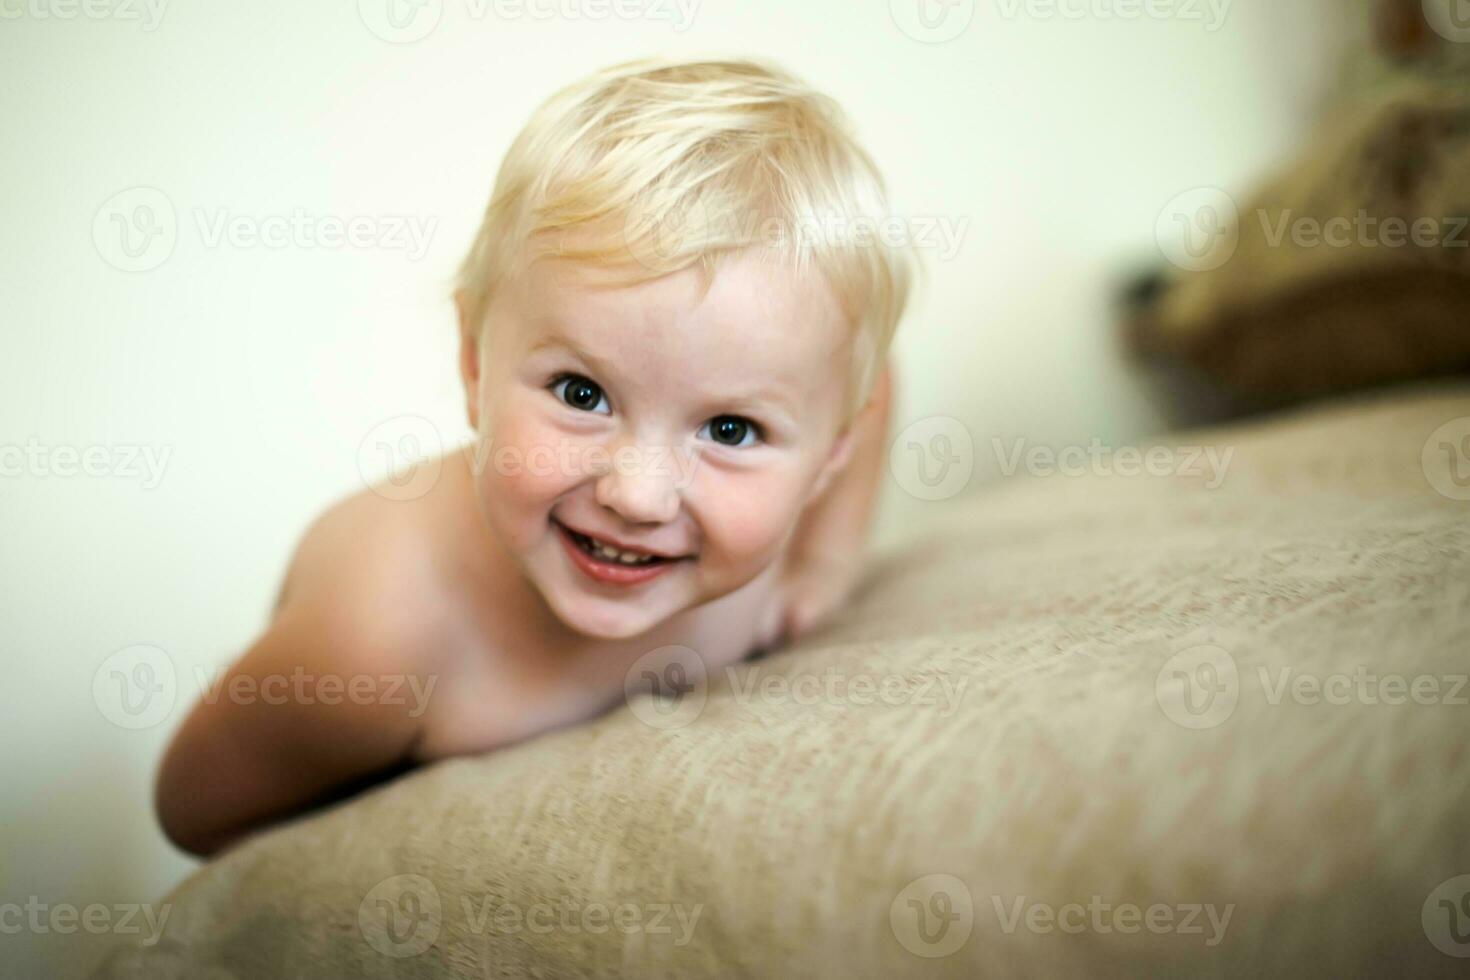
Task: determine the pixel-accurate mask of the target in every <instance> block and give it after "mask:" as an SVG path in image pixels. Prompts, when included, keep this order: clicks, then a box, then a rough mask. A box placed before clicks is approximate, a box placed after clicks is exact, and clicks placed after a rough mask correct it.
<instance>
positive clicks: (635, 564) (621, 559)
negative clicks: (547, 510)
mask: <svg viewBox="0 0 1470 980" xmlns="http://www.w3.org/2000/svg"><path fill="white" fill-rule="evenodd" d="M553 520H555V519H554V518H553ZM555 523H556V525H557V527H559V528H561V529H562V531H564V532H565V533H566V536H567V537H568V538H570V539H571V541H572V543H573V544H575V545H576V546H577V548H578V549H579V550H580V551H581V552H582V553H583V554H585V555H586V556H587V557H589V558H591V559H592V560H593V561H597V562H602V563H604V564H607V565H613V566H619V567H624V568H647V567H649V566H650V565H668V564H672V563H673V562H676V561H680V560H682V557H683V556H679V557H670V556H668V555H658V554H654V553H653V552H650V551H638V550H636V549H629V548H621V547H619V546H617V545H615V544H612V543H611V542H608V541H603V540H601V539H599V538H594V537H592V535H590V534H583V533H582V532H581V531H575V530H573V529H572V528H570V527H567V525H565V524H563V523H562V522H561V521H555Z"/></svg>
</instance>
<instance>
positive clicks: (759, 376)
mask: <svg viewBox="0 0 1470 980" xmlns="http://www.w3.org/2000/svg"><path fill="white" fill-rule="evenodd" d="M699 284H700V281H699V276H698V273H697V271H696V270H695V269H693V268H690V269H685V270H682V271H680V272H677V273H673V274H671V275H667V276H664V277H662V278H660V279H655V280H652V281H650V282H646V283H641V284H638V285H635V286H623V287H609V286H605V285H604V286H598V285H593V284H591V283H590V282H588V281H587V280H586V279H585V278H583V277H579V276H577V275H576V272H575V270H574V269H572V268H570V267H568V266H567V265H565V264H563V263H558V262H554V261H542V262H537V263H534V264H533V265H532V267H531V269H530V270H528V271H527V272H526V273H525V274H524V275H522V276H520V277H518V278H517V279H516V280H515V281H513V282H511V283H510V284H508V285H507V286H506V287H505V288H504V289H502V290H501V293H500V295H499V297H497V299H496V301H495V302H494V303H493V304H492V308H491V310H490V313H489V315H488V317H487V323H486V326H485V332H484V337H485V342H484V344H483V345H479V347H478V348H477V346H476V345H475V344H474V343H473V342H472V341H471V342H468V343H467V344H466V348H465V351H464V356H463V363H462V365H461V367H462V371H463V373H464V375H465V382H466V388H467V397H468V399H469V411H470V421H471V424H472V425H474V426H475V428H476V430H477V431H478V432H479V433H480V436H481V439H482V445H481V446H480V455H479V466H478V467H477V475H476V486H477V494H478V498H479V503H480V506H481V510H482V512H483V515H484V517H485V519H486V521H487V523H488V524H489V525H490V528H491V530H492V531H493V532H494V533H495V534H496V535H497V536H498V537H499V539H500V540H501V542H502V543H503V544H504V546H505V547H506V549H507V550H508V551H509V553H510V554H512V555H513V556H514V557H515V558H516V560H517V561H518V562H519V563H520V564H521V566H522V569H523V571H524V572H525V574H526V575H527V577H528V578H529V579H530V580H531V582H532V583H533V584H534V585H535V587H536V588H537V589H538V590H539V591H540V593H541V595H542V596H544V597H545V599H546V601H547V603H548V604H549V606H550V607H551V608H552V610H553V611H554V612H555V613H556V615H557V616H558V617H559V618H560V619H561V620H562V621H563V622H565V623H566V624H567V625H568V626H570V627H571V628H573V629H575V630H577V631H579V632H581V633H584V634H587V635H591V636H599V637H606V638H619V637H628V636H634V635H637V634H639V633H642V632H644V631H646V630H648V629H651V628H652V627H654V626H656V625H657V624H659V623H660V622H662V621H663V620H665V619H667V618H668V617H670V616H672V615H674V614H676V613H679V612H682V611H684V610H687V609H690V608H692V607H694V606H697V605H700V604H702V603H705V602H708V601H710V600H713V599H716V598H719V597H720V596H723V595H726V594H727V593H729V592H731V591H733V590H735V589H737V588H739V587H740V586H742V585H745V584H746V583H748V582H750V581H751V580H752V579H754V578H755V577H756V576H757V575H758V574H759V573H760V572H761V571H762V570H764V569H766V568H767V567H768V566H769V565H770V564H771V562H772V561H773V560H774V559H775V558H777V557H778V556H779V555H780V553H781V549H782V547H783V545H784V544H785V542H786V540H787V538H788V537H789V536H790V533H791V532H792V530H793V529H794V528H795V525H796V521H797V518H798V517H799V516H800V514H801V511H802V509H803V507H804V506H805V505H806V504H807V503H808V502H809V501H810V500H811V499H812V498H813V497H814V496H816V494H818V493H820V492H821V490H822V488H823V487H825V485H826V482H827V480H828V479H830V477H831V476H832V475H833V474H834V473H835V472H836V471H837V470H838V469H840V468H841V466H842V465H843V464H844V462H845V460H846V450H847V443H848V438H847V436H846V431H845V426H844V425H843V417H842V408H843V404H844V395H845V389H846V384H847V377H848V371H847V365H848V363H849V356H850V338H849V328H848V327H847V325H846V324H845V322H844V319H843V317H842V316H841V314H840V312H839V310H838V306H837V302H836V299H835V297H834V296H833V294H832V292H831V290H830V288H829V287H828V285H827V283H826V281H825V279H824V278H823V277H821V276H820V275H818V274H815V273H813V274H811V275H809V276H807V277H805V278H798V277H797V275H796V273H795V272H793V271H791V270H789V269H786V268H784V267H777V266H776V265H774V264H770V263H762V262H760V261H758V260H757V258H756V257H755V256H754V255H752V254H748V253H747V254H744V255H740V256H737V257H734V258H733V259H732V260H731V261H730V262H728V263H727V264H726V265H725V266H723V267H722V268H721V270H720V271H719V272H718V273H717V274H716V276H715V279H714V281H713V283H712V284H711V285H710V288H709V291H708V292H707V293H706V294H705V295H704V296H703V297H700V295H699ZM588 537H590V538H595V539H597V540H598V541H601V542H603V543H604V544H606V545H610V546H622V549H630V550H633V551H637V552H640V553H647V554H653V555H658V556H662V557H661V558H659V559H657V560H654V561H652V562H648V563H644V562H642V561H640V562H639V563H635V564H628V563H625V562H624V561H621V560H619V558H613V557H609V556H608V555H607V554H606V552H604V551H599V550H598V549H597V547H596V545H595V543H592V542H589V541H588V540H587V538H588Z"/></svg>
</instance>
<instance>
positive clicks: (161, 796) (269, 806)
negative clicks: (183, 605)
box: [155, 542, 419, 855]
mask: <svg viewBox="0 0 1470 980" xmlns="http://www.w3.org/2000/svg"><path fill="white" fill-rule="evenodd" d="M306 548H307V542H303V549H306ZM353 578H354V576H353V573H352V572H351V571H346V570H343V571H342V572H341V574H339V575H338V576H337V580H336V581H335V582H333V583H331V584H330V585H328V584H327V583H320V582H319V583H312V582H310V581H309V580H306V579H308V576H306V575H299V574H297V570H296V569H294V568H293V574H292V580H293V581H292V592H293V594H292V595H291V596H288V597H287V599H286V601H285V602H284V603H283V605H282V607H281V609H280V611H279V613H278V615H277V617H276V619H275V621H274V622H273V623H272V624H271V626H270V628H269V629H268V630H267V631H266V633H265V635H264V636H263V637H261V638H260V640H259V641H257V642H256V643H255V645H254V646H253V647H251V648H250V650H249V651H248V652H247V653H246V654H245V655H244V657H242V658H241V659H240V660H239V661H238V662H237V663H236V664H234V665H233V666H232V667H231V668H230V670H229V671H228V672H226V673H225V675H224V676H223V677H222V678H219V679H218V681H217V682H215V681H214V679H208V680H206V681H204V682H203V683H202V685H201V686H204V687H205V690H203V691H202V692H201V693H202V695H203V697H202V698H201V700H200V701H199V703H198V704H197V705H195V707H194V709H193V711H192V712H191V714H190V715H189V717H188V719H187V720H186V721H185V722H184V724H183V726H182V727H181V728H180V730H179V731H178V733H177V734H176V735H175V736H174V739H173V742H172V743H171V744H170V745H169V748H168V751H167V753H166V754H165V757H164V760H163V765H162V767H161V769H160V771H159V775H158V782H157V787H156V792H155V805H156V807H157V810H158V816H159V822H160V823H161V824H162V825H163V829H164V832H165V833H166V834H167V835H168V837H169V839H170V840H172V841H173V842H174V843H175V844H177V845H178V846H179V847H181V848H183V849H184V850H186V851H190V852H192V853H194V854H199V855H209V854H212V853H214V852H215V851H218V850H219V849H221V848H222V847H224V846H226V845H228V844H230V843H231V842H233V841H234V840H235V839H237V838H238V837H240V836H242V835H244V834H245V833H247V832H249V831H251V830H255V829H257V828H259V827H260V826H262V825H264V824H266V823H270V822H273V821H275V820H279V819H283V818H285V817H288V816H291V815H293V814H295V813H298V812H300V811H302V810H305V809H308V808H309V807H311V806H313V805H315V804H319V803H323V802H326V801H328V800H329V799H330V798H331V797H332V796H333V795H334V792H340V791H341V790H342V789H343V788H344V787H346V786H349V785H351V784H353V783H355V782H358V781H360V780H363V779H364V778H367V777H370V776H372V775H374V774H377V773H381V772H383V771H385V770H389V769H391V768H393V767H394V766H395V765H396V764H399V763H401V762H402V761H403V760H404V759H406V758H407V757H408V756H409V754H410V752H411V750H412V747H413V745H414V742H415V740H416V738H417V737H418V732H419V719H418V718H415V717H411V716H410V714H409V712H410V711H411V710H412V707H411V706H410V705H408V704H406V703H397V704H393V703H389V704H385V703H383V702H384V701H400V700H401V701H406V700H407V699H394V698H382V697H366V696H353V695H352V693H351V692H352V688H351V686H350V685H351V684H352V683H353V678H363V677H367V678H373V679H374V681H373V683H375V684H378V685H379V686H377V687H375V688H374V689H373V692H374V693H378V694H381V693H382V687H381V682H380V679H381V678H384V677H392V676H403V675H404V673H405V664H404V662H403V658H402V656H401V655H400V653H399V651H400V650H402V649H403V646H402V645H401V644H400V643H398V642H397V641H396V640H395V638H394V635H393V634H394V633H395V632H396V631H395V630H393V629H392V628H391V625H387V623H386V622H385V621H391V620H392V619H394V618H395V617H394V616H393V615H392V611H391V608H390V609H384V608H382V607H381V606H379V608H378V609H376V610H375V609H372V608H363V604H362V603H361V602H354V601H353V599H352V596H353V595H354V594H356V595H363V594H364V591H363V585H362V583H361V581H360V580H359V581H357V582H355V583H354V581H352V579H353ZM303 580H305V581H303ZM298 586H299V587H298ZM359 683H363V682H361V681H359ZM358 693H359V695H361V694H362V693H363V692H362V689H359V692H358Z"/></svg>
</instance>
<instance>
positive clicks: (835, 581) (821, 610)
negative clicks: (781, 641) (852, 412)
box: [780, 364, 893, 639]
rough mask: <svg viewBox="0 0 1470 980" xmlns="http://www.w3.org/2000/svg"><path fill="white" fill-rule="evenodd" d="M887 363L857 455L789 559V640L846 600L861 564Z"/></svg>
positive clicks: (873, 495) (855, 425)
mask: <svg viewBox="0 0 1470 980" xmlns="http://www.w3.org/2000/svg"><path fill="white" fill-rule="evenodd" d="M891 374H892V368H891V365H887V364H885V365H884V367H883V371H882V373H881V374H880V375H879V376H878V380H877V382H876V383H875V384H874V386H873V393H872V396H871V397H870V399H869V401H868V404H867V405H866V406H864V407H863V409H862V410H861V411H860V412H859V413H858V414H857V415H856V416H855V417H854V418H853V420H852V423H851V424H852V436H851V438H852V451H851V452H852V455H851V456H850V457H849V459H848V461H847V465H846V466H845V467H844V468H843V470H842V471H841V472H840V473H838V474H837V475H836V477H834V478H833V480H832V482H831V483H830V484H829V485H828V486H827V489H826V490H825V491H824V492H823V493H822V495H821V496H820V497H818V498H817V499H816V500H815V501H813V502H812V504H811V505H810V506H809V507H808V508H807V510H806V513H804V514H803V515H802V517H801V521H800V522H799V523H798V525H797V528H796V533H795V535H794V536H793V538H792V541H791V546H790V550H789V551H788V553H787V558H786V563H787V564H786V572H785V576H784V585H783V588H782V590H781V591H782V605H783V609H784V611H783V614H782V616H781V624H780V629H781V632H782V634H783V635H784V637H785V638H786V639H791V638H794V637H796V636H798V635H800V634H802V633H805V632H807V631H809V630H811V629H812V628H813V627H815V626H817V625H819V624H820V623H821V622H822V621H823V620H824V619H825V618H826V617H827V616H829V615H830V614H831V613H833V612H835V611H836V610H837V608H838V607H839V606H841V605H842V603H843V602H844V601H845V600H846V599H847V596H848V593H849V592H851V591H852V587H853V586H854V585H855V584H856V582H857V579H858V575H859V574H860V573H861V571H862V559H863V554H864V550H865V546H866V544H867V537H868V529H869V525H870V523H871V522H872V517H873V505H874V504H875V503H876V501H877V496H878V481H879V478H880V476H881V474H882V472H883V465H884V457H885V456H886V455H887V437H888V421H889V415H890V413H891V411H892V405H893V382H892V379H891Z"/></svg>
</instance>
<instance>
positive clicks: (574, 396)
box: [551, 374, 612, 415]
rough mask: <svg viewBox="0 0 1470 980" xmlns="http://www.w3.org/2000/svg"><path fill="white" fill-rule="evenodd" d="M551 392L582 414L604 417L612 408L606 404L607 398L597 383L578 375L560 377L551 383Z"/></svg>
mask: <svg viewBox="0 0 1470 980" xmlns="http://www.w3.org/2000/svg"><path fill="white" fill-rule="evenodd" d="M551 391H552V394H554V395H556V397H557V398H559V399H561V400H562V402H564V403H565V404H567V405H570V406H571V407H572V408H575V409H578V410H580V411H583V412H597V413H599V414H601V415H606V414H608V413H609V412H611V411H612V406H610V405H609V404H608V403H607V396H606V395H604V394H603V393H602V388H601V387H600V386H599V385H598V384H597V382H596V381H593V380H591V379H589V378H584V377H582V376H581V375H580V374H566V375H562V376H561V377H560V378H558V379H557V380H556V381H555V382H553V383H552V385H551Z"/></svg>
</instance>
